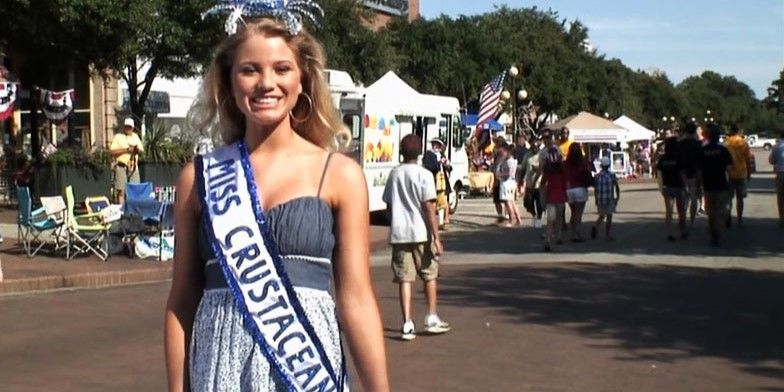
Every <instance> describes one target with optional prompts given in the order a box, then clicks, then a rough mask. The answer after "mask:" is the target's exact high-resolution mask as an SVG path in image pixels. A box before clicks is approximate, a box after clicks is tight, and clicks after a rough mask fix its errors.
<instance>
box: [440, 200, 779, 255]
mask: <svg viewBox="0 0 784 392" xmlns="http://www.w3.org/2000/svg"><path fill="white" fill-rule="evenodd" d="M631 214H635V215H637V214H638V213H636V212H633V213H631ZM618 215H622V214H618ZM644 215H646V216H645V217H639V218H636V219H635V220H634V221H632V222H619V223H616V222H613V226H612V231H611V235H612V236H613V237H614V238H615V241H613V242H606V241H604V238H603V226H602V228H600V230H599V238H598V239H596V240H591V239H590V237H589V235H590V227H591V225H592V224H593V221H594V220H595V219H596V215H595V214H588V215H586V217H585V218H584V220H585V221H584V222H583V226H582V235H583V237H584V238H586V239H587V240H586V242H584V243H578V244H575V243H572V242H571V241H570V239H571V237H570V235H569V233H568V232H564V234H563V239H564V245H563V246H556V247H555V248H554V252H556V253H557V252H568V253H593V252H602V253H610V254H617V255H672V256H695V255H704V256H714V257H726V256H732V257H741V258H754V257H757V256H765V257H783V259H782V262H784V241H782V240H783V239H784V229H780V228H778V223H777V220H776V219H773V218H745V219H744V224H743V226H734V227H732V228H730V229H724V231H723V240H722V243H721V246H720V247H713V246H711V245H710V244H709V242H710V241H709V236H708V233H707V228H706V227H707V222H706V220H707V219H706V217H704V216H701V217H699V219H698V221H697V222H696V223H695V226H694V227H693V228H692V229H691V231H690V236H689V238H688V239H687V240H678V241H676V242H668V241H667V238H666V237H667V234H666V233H665V226H664V213H662V212H660V213H657V214H644ZM464 216H468V214H464ZM485 216H486V215H485ZM453 221H454V222H457V223H458V224H461V225H464V226H468V227H482V230H474V231H472V230H467V231H453V232H449V234H448V235H445V236H444V247H445V248H446V249H447V251H448V252H454V253H457V254H459V253H483V254H488V255H492V254H520V255H521V256H525V255H530V254H532V253H541V252H542V247H543V240H542V238H541V237H540V235H541V233H543V230H540V229H534V228H531V227H511V228H506V227H499V226H497V225H479V224H477V223H475V222H471V221H470V220H468V219H463V220H458V219H453ZM528 222H530V218H529V217H526V223H528ZM578 261H579V259H578Z"/></svg>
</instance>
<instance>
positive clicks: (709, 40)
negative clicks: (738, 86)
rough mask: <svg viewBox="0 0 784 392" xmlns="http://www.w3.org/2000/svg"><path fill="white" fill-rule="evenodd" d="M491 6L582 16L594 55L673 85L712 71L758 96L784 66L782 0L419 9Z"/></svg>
mask: <svg viewBox="0 0 784 392" xmlns="http://www.w3.org/2000/svg"><path fill="white" fill-rule="evenodd" d="M496 5H499V6H500V5H507V6H509V7H512V8H520V7H532V6H536V7H537V8H539V9H543V10H547V9H548V8H549V9H552V10H553V11H556V12H558V15H559V16H560V18H561V19H563V18H565V19H567V20H568V21H574V20H580V21H581V22H582V23H583V24H584V25H586V26H587V27H588V36H589V40H590V43H591V45H592V46H593V48H595V49H596V50H597V51H598V52H599V54H604V55H605V56H606V57H607V58H617V59H620V60H621V61H622V62H623V63H624V64H626V65H627V66H628V67H629V68H631V69H634V70H654V69H659V70H662V71H664V72H665V73H666V74H667V76H668V77H669V78H670V80H671V81H672V82H673V83H675V84H677V83H679V82H681V81H682V80H683V79H685V78H687V77H689V76H692V75H700V74H702V72H703V71H705V70H711V71H715V72H718V73H720V74H722V75H725V76H728V75H732V76H735V77H736V78H737V79H738V80H740V81H741V82H744V83H746V84H747V85H748V86H749V87H751V89H752V90H753V91H754V92H755V94H756V96H757V98H760V99H761V98H764V97H765V96H767V88H768V87H769V86H770V85H771V82H772V81H773V80H775V79H778V78H779V72H781V70H782V69H784V0H745V1H744V0H735V1H728V0H677V1H676V0H657V1H652V0H637V1H634V0H632V1H629V0H549V1H532V0H421V1H420V13H421V15H422V16H423V17H425V18H426V19H432V18H435V17H438V16H439V15H441V14H445V15H448V16H450V17H456V16H458V15H477V14H482V13H486V12H491V11H493V9H494V6H496ZM523 76H524V75H523Z"/></svg>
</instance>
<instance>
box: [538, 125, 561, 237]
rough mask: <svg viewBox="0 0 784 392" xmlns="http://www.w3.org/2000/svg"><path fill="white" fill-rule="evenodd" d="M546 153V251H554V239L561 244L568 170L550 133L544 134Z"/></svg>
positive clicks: (544, 180)
mask: <svg viewBox="0 0 784 392" xmlns="http://www.w3.org/2000/svg"><path fill="white" fill-rule="evenodd" d="M542 141H543V142H544V149H543V150H544V151H543V153H542V154H541V155H540V156H541V157H542V160H541V163H540V165H541V166H542V185H541V188H542V189H544V191H545V200H547V231H546V232H545V243H544V251H545V252H549V251H551V250H552V243H553V239H555V243H556V244H559V245H560V244H561V230H562V229H563V220H564V205H565V203H566V201H567V197H566V169H565V168H564V162H563V156H562V154H561V151H560V150H559V149H558V147H556V146H555V145H554V144H553V138H552V135H551V134H550V133H549V132H545V133H542Z"/></svg>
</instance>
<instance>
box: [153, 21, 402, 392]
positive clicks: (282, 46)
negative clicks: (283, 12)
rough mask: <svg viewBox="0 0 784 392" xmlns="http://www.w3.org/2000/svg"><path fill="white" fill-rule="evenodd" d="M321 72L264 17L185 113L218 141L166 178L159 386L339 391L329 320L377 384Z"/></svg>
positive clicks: (358, 243) (222, 51)
mask: <svg viewBox="0 0 784 392" xmlns="http://www.w3.org/2000/svg"><path fill="white" fill-rule="evenodd" d="M324 64H325V58H324V54H323V49H322V47H321V45H320V44H319V43H318V42H316V41H315V40H314V38H313V37H312V36H311V35H310V34H308V33H307V32H305V31H304V30H297V31H296V32H292V30H291V26H289V25H286V24H284V23H283V22H281V21H279V20H277V19H268V18H262V19H257V20H245V21H244V24H241V25H240V26H239V28H238V31H237V32H236V33H235V34H232V35H230V36H229V37H227V38H226V39H225V40H224V42H223V43H222V44H221V45H220V46H219V47H218V50H217V52H216V55H215V58H214V59H213V61H212V63H211V65H210V67H209V69H208V72H207V74H206V76H205V79H204V82H203V86H202V95H201V97H200V101H199V102H198V103H197V104H196V105H195V106H194V108H193V109H192V113H193V116H192V117H191V118H192V120H193V122H194V124H197V125H200V126H201V127H202V128H206V129H210V128H212V129H211V130H212V131H213V132H214V134H216V135H218V136H219V137H220V138H221V139H222V141H223V142H224V143H225V144H226V146H224V147H221V148H220V149H218V150H216V151H215V152H213V153H210V154H207V155H205V156H203V157H199V158H197V159H195V162H193V163H191V164H189V165H188V166H186V167H185V169H184V170H183V172H182V174H181V175H180V178H179V181H178V184H177V199H176V202H175V223H176V227H177V231H176V234H175V238H176V242H177V247H176V250H175V256H174V276H173V280H172V288H171V292H170V294H169V299H168V303H167V309H166V317H165V343H166V362H167V373H168V379H169V390H170V391H188V390H193V391H279V390H295V389H296V388H295V386H294V385H293V384H295V383H304V384H305V386H304V387H303V386H302V385H300V388H301V389H311V388H314V387H316V386H318V388H321V387H323V388H326V390H336V391H343V390H347V389H348V382H347V381H345V378H344V377H343V376H344V374H345V371H346V364H345V363H344V358H345V356H344V355H343V352H342V347H341V339H340V335H341V330H340V328H339V327H338V320H340V326H342V332H343V334H344V336H345V337H346V343H347V346H348V347H349V348H350V349H351V354H352V355H351V356H352V357H353V359H354V362H355V364H356V368H357V371H358V373H359V375H360V378H361V381H362V385H363V387H364V389H365V390H368V391H388V390H389V384H388V380H387V368H386V360H385V353H384V342H383V334H382V325H381V318H380V315H379V310H378V305H377V303H376V299H375V296H374V292H373V288H372V286H371V278H370V271H369V262H368V260H369V239H368V230H369V228H368V201H367V194H366V193H365V192H359V191H358V190H364V189H366V184H365V179H364V175H363V173H362V171H361V169H360V168H359V166H357V165H356V164H355V163H354V162H353V161H351V160H350V159H348V158H347V157H344V156H343V155H340V154H333V153H332V152H331V151H332V150H334V147H335V146H336V137H337V136H338V133H339V130H342V129H343V126H342V124H341V123H340V121H339V120H338V119H337V117H336V115H335V110H334V108H333V106H332V101H331V98H330V94H329V89H328V86H327V84H326V82H325V80H324V78H323V76H322V70H323V67H324ZM226 157H228V158H226ZM219 222H223V224H221V223H219ZM267 253H268V254H267ZM273 267H274V268H273ZM278 275H279V276H278ZM275 276H277V278H276V279H273V278H271V277H275ZM333 276H334V280H333ZM331 291H334V299H333V295H331V294H330V292H331ZM264 301H267V302H264ZM269 301H272V305H269V306H267V305H264V307H261V308H260V307H259V306H260V304H263V303H269ZM273 316H274V317H273ZM303 364H305V365H306V366H307V367H304V368H303V366H305V365H303ZM292 369H304V370H302V371H301V372H298V371H294V370H292ZM318 388H316V389H318ZM297 390H298V389H297Z"/></svg>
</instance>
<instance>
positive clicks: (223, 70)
mask: <svg viewBox="0 0 784 392" xmlns="http://www.w3.org/2000/svg"><path fill="white" fill-rule="evenodd" d="M256 35H261V36H264V37H267V38H271V37H280V38H283V39H284V40H285V41H286V43H287V44H288V46H289V48H291V50H292V51H293V52H294V56H295V57H296V60H297V65H298V66H299V69H300V73H301V75H302V79H301V83H302V92H303V93H305V94H307V95H308V96H310V98H311V102H310V105H308V104H309V103H308V102H307V99H304V98H303V97H302V96H300V97H298V99H297V103H296V105H295V106H294V108H293V109H292V110H291V116H289V119H290V121H291V123H292V128H294V131H295V132H297V134H299V135H300V136H302V137H303V138H305V139H307V140H309V141H310V142H312V143H314V144H316V145H318V146H320V147H322V148H326V149H330V150H336V149H338V148H339V147H341V146H343V145H345V144H346V142H347V141H348V140H350V136H348V135H349V133H348V129H347V128H346V126H345V125H344V124H343V123H342V122H341V121H340V119H339V118H338V115H337V111H336V110H335V106H334V104H333V103H332V97H331V95H330V90H329V85H328V84H327V82H326V80H325V79H324V65H325V63H326V56H325V55H324V49H323V47H322V46H321V44H320V43H319V42H318V41H316V39H315V38H313V36H312V35H310V34H309V33H308V32H306V31H305V30H304V29H302V30H301V31H300V32H299V33H298V34H296V35H291V33H289V31H288V29H287V28H286V25H285V24H283V23H282V22H280V21H278V20H276V19H271V18H260V19H256V20H248V21H246V23H245V25H244V26H243V27H241V28H240V29H239V30H238V31H237V33H236V34H232V35H230V36H228V37H227V38H226V39H224V40H223V42H222V43H221V44H220V45H219V46H218V48H217V50H216V52H215V56H214V58H213V59H212V62H211V63H210V66H209V68H208V69H207V72H206V74H205V75H204V78H203V80H202V85H201V89H200V91H199V96H198V97H197V99H196V101H195V102H194V104H193V105H192V106H191V108H190V110H189V111H188V125H189V127H190V128H191V129H192V130H195V131H199V132H202V133H207V134H209V135H210V136H211V137H212V139H213V141H214V142H216V143H217V144H220V143H221V142H222V143H224V144H231V143H233V142H235V141H237V140H239V139H242V138H243V137H244V136H245V115H244V114H243V113H242V112H241V111H240V110H239V108H238V107H237V103H236V102H235V101H234V97H233V95H232V90H231V68H232V65H233V63H234V58H235V56H236V53H237V48H238V47H239V46H240V45H241V44H243V43H244V42H245V41H247V40H248V38H250V37H253V36H256ZM308 106H310V107H308ZM297 119H304V120H302V121H299V120H297Z"/></svg>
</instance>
